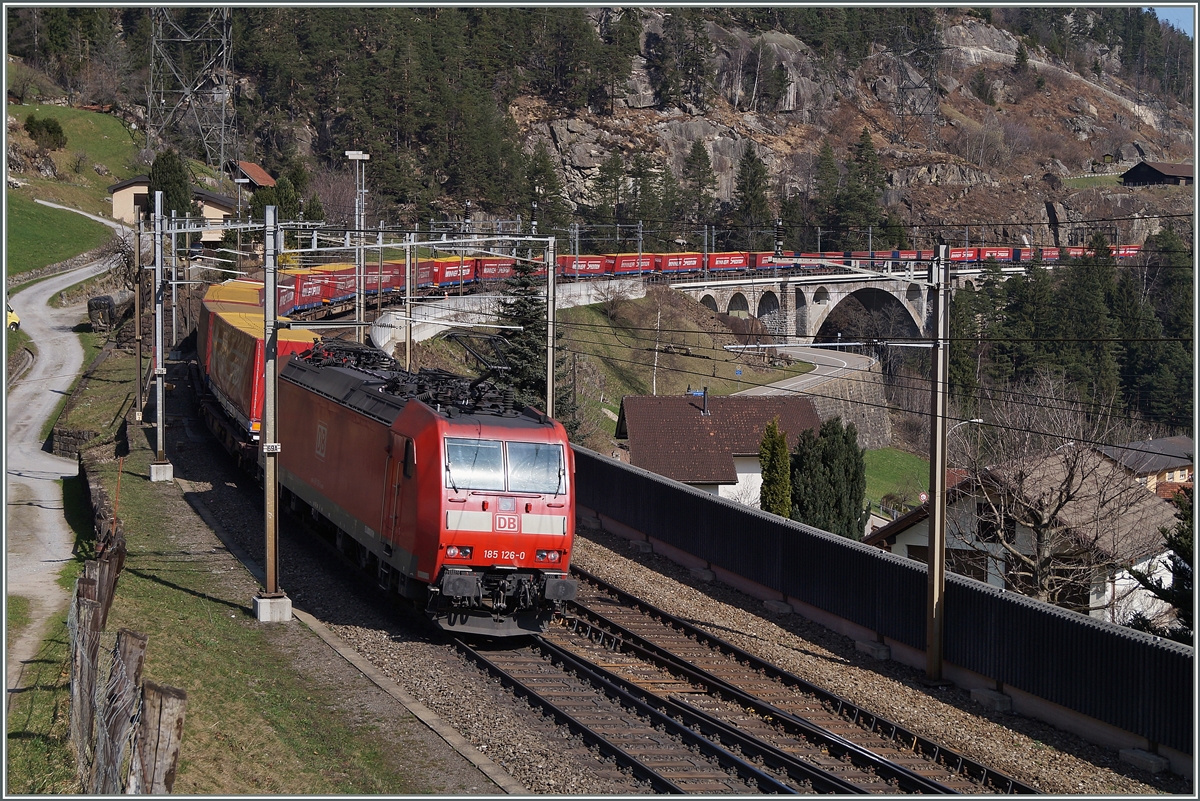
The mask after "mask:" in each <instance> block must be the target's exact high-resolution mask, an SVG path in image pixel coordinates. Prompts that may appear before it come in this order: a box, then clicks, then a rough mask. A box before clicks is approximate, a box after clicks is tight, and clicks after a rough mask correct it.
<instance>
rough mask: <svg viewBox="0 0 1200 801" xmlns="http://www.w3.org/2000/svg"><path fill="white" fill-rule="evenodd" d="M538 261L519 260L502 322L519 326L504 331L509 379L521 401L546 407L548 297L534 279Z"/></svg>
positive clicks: (507, 292) (509, 283) (501, 314)
mask: <svg viewBox="0 0 1200 801" xmlns="http://www.w3.org/2000/svg"><path fill="white" fill-rule="evenodd" d="M537 267H538V265H536V264H533V263H530V262H528V261H525V260H518V261H517V264H516V266H515V267H514V268H513V275H512V277H511V278H509V279H508V280H507V281H506V282H505V283H506V287H505V295H504V298H503V299H501V301H500V309H499V315H498V316H499V318H500V322H501V324H503V325H513V326H520V330H513V331H508V332H506V333H505V335H504V339H505V341H506V343H507V347H506V349H505V358H506V359H507V361H508V365H509V372H508V378H507V380H508V383H509V384H510V385H511V386H512V388H513V389H514V390H515V391H516V395H517V400H518V401H519V402H520V403H522V404H529V405H530V406H534V407H537V408H539V409H545V408H546V298H545V295H544V294H543V293H542V291H541V289H540V288H539V287H538V286H537V283H536V282H535V281H534V277H533V273H534V271H535V270H536V269H537Z"/></svg>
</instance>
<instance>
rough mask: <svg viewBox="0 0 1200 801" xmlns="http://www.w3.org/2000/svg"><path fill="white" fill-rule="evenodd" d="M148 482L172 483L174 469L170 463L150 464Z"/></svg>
mask: <svg viewBox="0 0 1200 801" xmlns="http://www.w3.org/2000/svg"><path fill="white" fill-rule="evenodd" d="M150 480H151V481H174V480H175V467H174V466H173V465H172V464H171V463H170V462H165V461H164V462H151V463H150Z"/></svg>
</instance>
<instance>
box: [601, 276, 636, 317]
mask: <svg viewBox="0 0 1200 801" xmlns="http://www.w3.org/2000/svg"><path fill="white" fill-rule="evenodd" d="M596 297H597V298H599V299H600V308H601V309H603V310H604V316H605V317H607V318H608V319H610V320H615V319H617V315H618V314H620V313H621V307H622V306H624V305H625V304H626V303H627V302H628V301H629V290H628V289H626V288H625V286H624V284H622V283H621V282H619V281H600V282H599V283H597V284H596Z"/></svg>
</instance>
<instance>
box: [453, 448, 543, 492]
mask: <svg viewBox="0 0 1200 801" xmlns="http://www.w3.org/2000/svg"><path fill="white" fill-rule="evenodd" d="M505 451H507V454H508V470H507V471H505V459H504V456H505ZM506 474H507V481H506V480H505V478H506ZM446 486H447V487H450V488H452V489H455V490H484V491H492V492H505V491H507V492H535V493H538V494H544V493H553V494H555V495H558V494H561V493H562V492H563V450H562V446H561V445H557V444H550V443H539V442H498V441H495V440H484V439H455V438H451V437H447V438H446Z"/></svg>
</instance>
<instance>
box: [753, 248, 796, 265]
mask: <svg viewBox="0 0 1200 801" xmlns="http://www.w3.org/2000/svg"><path fill="white" fill-rule="evenodd" d="M795 260H796V253H795V251H792V250H785V251H783V252H782V253H780V254H779V255H778V256H776V255H775V251H773V250H763V251H754V252H751V253H747V254H746V261H747V263H748V264H749V265H750V269H752V270H772V269H777V268H780V267H791V266H792V265H793V263H794V262H795Z"/></svg>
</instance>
